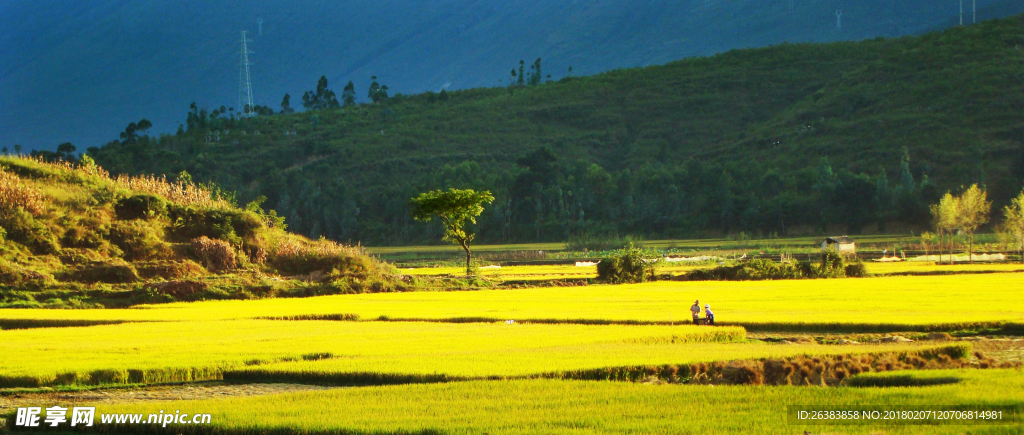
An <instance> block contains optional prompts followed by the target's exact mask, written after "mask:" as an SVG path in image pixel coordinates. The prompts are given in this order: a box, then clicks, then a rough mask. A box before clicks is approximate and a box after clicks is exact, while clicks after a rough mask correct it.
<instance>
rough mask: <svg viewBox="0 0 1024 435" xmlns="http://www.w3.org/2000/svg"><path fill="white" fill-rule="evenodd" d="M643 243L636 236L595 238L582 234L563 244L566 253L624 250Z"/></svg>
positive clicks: (594, 236) (573, 236)
mask: <svg viewBox="0 0 1024 435" xmlns="http://www.w3.org/2000/svg"><path fill="white" fill-rule="evenodd" d="M642 242H643V239H642V238H641V237H636V236H625V237H618V236H604V237H601V236H597V235H593V234H588V233H583V234H576V235H572V236H569V240H567V241H566V242H565V250H567V251H611V250H616V249H625V248H627V247H629V246H631V245H640V244H641V243H642Z"/></svg>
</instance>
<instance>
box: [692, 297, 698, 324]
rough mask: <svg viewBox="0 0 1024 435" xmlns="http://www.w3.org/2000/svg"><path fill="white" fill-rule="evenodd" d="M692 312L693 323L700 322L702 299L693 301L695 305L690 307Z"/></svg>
mask: <svg viewBox="0 0 1024 435" xmlns="http://www.w3.org/2000/svg"><path fill="white" fill-rule="evenodd" d="M690 312H691V313H693V324H694V325H699V324H700V300H696V301H694V302H693V306H692V307H690Z"/></svg>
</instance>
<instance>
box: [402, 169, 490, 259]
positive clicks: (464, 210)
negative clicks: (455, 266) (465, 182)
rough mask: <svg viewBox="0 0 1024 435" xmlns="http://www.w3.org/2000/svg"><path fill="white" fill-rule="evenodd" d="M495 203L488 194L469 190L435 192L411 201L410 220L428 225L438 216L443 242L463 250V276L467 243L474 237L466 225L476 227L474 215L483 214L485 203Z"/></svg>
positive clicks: (467, 252)
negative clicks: (453, 244)
mask: <svg viewBox="0 0 1024 435" xmlns="http://www.w3.org/2000/svg"><path fill="white" fill-rule="evenodd" d="M492 201H494V195H491V192H488V191H483V192H477V191H475V190H472V189H454V188H453V189H448V190H434V191H430V192H424V193H421V194H420V195H419V196H417V197H415V198H412V215H413V218H414V219H416V220H418V221H422V222H429V221H431V220H433V218H434V217H437V218H438V219H440V220H441V223H442V224H444V236H443V237H442V240H445V241H447V242H451V243H456V244H458V245H460V246H462V249H463V250H465V251H466V273H467V274H469V273H470V271H471V255H472V254H471V253H470V250H469V244H470V243H471V242H472V241H473V239H474V238H475V237H476V235H475V234H473V233H472V232H470V231H469V230H468V229H467V228H466V225H467V222H469V223H472V224H475V223H476V218H477V216H480V213H483V211H484V204H490V203H491V202H492Z"/></svg>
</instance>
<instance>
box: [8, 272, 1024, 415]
mask: <svg viewBox="0 0 1024 435" xmlns="http://www.w3.org/2000/svg"><path fill="white" fill-rule="evenodd" d="M1021 288H1024V274H1018V273H990V274H969V275H943V276H890V277H877V278H864V279H832V280H794V281H760V282H673V281H661V282H652V283H645V284H635V285H617V286H611V285H590V286H584V287H565V288H562V287H546V288H529V289H519V290H483V291H459V292H410V293H381V294H355V295H339V296H325V297H315V298H305V299H262V300H246V301H241V300H231V301H206V302H195V303H174V304H163V305H148V306H138V307H135V308H130V309H106V310H41V309H6V310H0V325H3V326H4V327H5V328H22V329H5V330H3V331H0V394H2V395H5V396H10V397H19V398H18V399H17V401H18V402H17V403H19V406H22V404H26V403H31V401H32V400H33V399H32V397H39V398H51V399H45V400H49V402H46V403H40V405H45V406H52V405H54V404H56V403H54V402H53V401H54V400H56V401H60V400H63V399H59V397H61V396H52V395H50V394H51V393H49V392H48V391H50V390H38V388H40V387H45V388H57V389H67V388H72V389H75V388H111V387H120V388H125V387H131V388H141V389H143V390H145V389H147V388H149V387H147V386H149V385H154V384H163V383H168V382H175V383H185V385H191V384H194V383H199V382H203V381H209V380H225V381H228V382H231V383H236V384H239V385H246V384H264V383H268V384H277V383H287V384H288V385H319V386H330V385H335V386H336V385H345V386H359V387H358V388H343V389H322V388H321V389H314V388H296V389H299V390H303V389H304V390H308V391H305V392H298V393H291V392H289V393H271V394H265V395H261V396H259V397H248V398H226V399H218V400H199V401H185V402H177V401H172V402H161V403H159V404H154V403H149V404H140V403H125V404H111V403H109V402H104V403H101V404H100V406H101V408H99V409H98V410H97V412H100V413H105V412H139V413H149V412H158V411H159V409H164V410H167V409H174V410H182V411H183V412H185V411H186V410H187V412H203V413H210V414H211V415H212V416H213V417H214V423H213V424H212V425H209V426H186V425H171V426H168V428H166V429H164V428H159V427H155V426H146V425H129V426H125V425H120V426H118V425H106V426H104V425H99V426H96V427H95V428H93V429H91V430H92V431H99V432H107V433H168V434H170V433H174V434H178V433H196V434H199V433H210V434H241V433H303V434H321V433H323V434H326V433H351V434H369V433H374V434H389V433H394V434H415V433H423V434H442V433H443V434H449V433H450V434H466V433H471V434H482V433H489V434H494V433H509V434H511V433H517V434H518V433H535V434H548V433H574V434H576V433H698V432H699V433H707V432H708V429H707V428H708V427H710V426H714V427H715V430H714V431H713V432H714V433H771V434H775V433H804V431H805V430H807V431H809V432H810V433H863V434H868V433H886V434H899V433H908V434H909V433H913V434H917V433H940V434H942V433H950V434H953V433H957V434H959V433H998V434H1007V433H1018V434H1019V433H1022V432H1021V429H1020V427H1022V426H1020V425H1016V426H1014V425H1001V426H988V425H981V424H970V425H967V426H884V425H882V426H880V425H863V426H841V427H830V426H816V425H806V424H790V422H789V420H788V417H787V414H786V413H787V408H786V406H787V405H790V404H819V403H820V404H829V405H847V404H848V405H854V404H870V405H877V406H885V405H892V404H901V405H908V404H929V405H946V404H957V405H963V404H986V405H1009V406H1018V407H1020V406H1024V394H1022V393H1021V391H1024V390H1022V389H1021V386H1024V377H1022V376H1021V375H1020V373H1021V372H1020V370H1019V363H1020V358H1019V352H1020V350H1021V348H1024V346H1021V345H1020V343H1019V342H1015V341H1012V340H1008V341H1006V343H1010V344H1008V345H1007V346H1004V347H999V346H996V347H993V348H992V350H990V349H988V348H979V347H975V345H973V344H971V342H967V341H957V342H949V341H917V342H903V343H900V342H897V343H879V342H877V338H879V337H881V335H878V334H876V335H873V336H872V337H874V339H875V341H876V342H873V343H864V344H852V343H850V342H848V341H843V340H842V339H841V338H842V337H847V338H857V337H855V336H853V335H849V334H852V333H854V332H857V331H928V330H949V331H958V334H963V333H969V331H967V330H970V329H971V328H974V329H979V328H988V329H989V332H991V331H992V330H993V328H1003V329H1002V330H997V333H1003V334H1011V333H1016V334H1018V335H1019V334H1020V333H1019V332H1014V331H1016V329H1014V328H1019V326H1014V325H1015V324H1024V298H1021V297H1020V289H1021ZM697 298H699V299H701V301H702V304H703V303H704V302H708V303H710V304H711V305H712V307H713V308H714V310H715V312H716V315H717V317H718V319H719V322H720V323H721V324H722V325H725V326H722V325H720V326H714V327H711V326H694V325H686V324H685V323H687V322H688V319H689V312H688V308H689V306H690V305H691V304H692V303H693V300H695V299H697ZM509 320H514V322H507V321H509ZM94 323H111V324H99V325H96V324H94ZM90 324H93V325H92V326H83V325H90ZM728 324H732V325H733V326H728ZM740 325H742V326H743V327H741V326H740ZM747 329H751V330H761V331H774V332H771V333H770V334H765V333H759V334H757V338H758V339H756V340H755V339H751V338H749V337H748V334H747V332H746V330H747ZM787 331H789V332H792V331H817V332H818V333H824V334H826V335H829V336H830V337H834V338H835V340H833V341H828V342H829V343H846V344H819V343H824V342H825V341H822V340H819V341H814V340H809V341H804V342H800V341H799V340H795V339H794V340H784V341H780V340H777V339H775V340H768V339H767V338H764V337H765V336H766V335H771V336H779V335H780V334H781V336H783V337H786V336H787V335H786V332H787ZM965 331H966V332H965ZM999 331H1002V332H999ZM843 334H847V335H843ZM858 339H859V338H858ZM862 341H863V340H862ZM976 351H979V352H981V353H978V354H975V353H974V352H976ZM999 352H1001V353H999ZM997 353H999V354H998V356H999V357H1000V358H1002V359H998V360H997V359H992V357H991V356H992V355H994V354H997ZM1003 353H1005V354H1006V355H1002V354H1003ZM1004 365H1005V366H1015V365H1016V366H1017V367H1018V368H1016V369H1012V368H1011V369H996V368H992V367H1000V366H1004ZM951 367H956V368H957V369H956V370H953V371H950V370H945V369H948V368H951ZM907 368H915V369H918V370H914V371H913V372H912V373H911V374H909V375H906V376H909V377H910V378H913V379H917V377H920V378H922V379H923V378H929V377H930V378H929V379H932V380H923V381H915V380H913V379H911V380H909V381H908V380H907V379H908V378H906V377H903V378H898V379H897V382H896V383H897V384H899V385H904V386H901V387H894V388H878V387H853V386H851V385H854V384H855V383H856V382H865V381H857V379H863V378H865V376H867V375H869V374H870V375H871V376H885V375H884V374H883V373H876V372H888V371H890V370H900V369H907ZM982 368H987V369H982ZM880 379H882V381H866V382H867V383H868V384H872V382H874V383H886V382H890V380H888V378H880ZM949 379H954V381H950V380H949ZM890 383H891V382H890ZM196 385H201V384H196ZM12 387H20V388H28V390H13V389H11V388H12ZM33 388H35V389H36V390H33ZM160 388H165V387H160ZM241 388H244V387H241ZM257 390H258V389H257ZM283 391H287V390H283ZM26 394H27V395H28V396H25V395H26ZM67 394H72V396H68V397H73V393H67ZM32 395H36V396H32ZM52 397H58V399H52ZM40 400H44V399H40ZM69 400H70V399H69ZM74 403H76V404H81V403H84V402H83V401H81V400H77V401H75V402H74ZM0 416H2V417H0V418H6V419H7V421H8V423H6V424H7V425H8V426H10V423H9V422H10V421H11V420H12V419H13V414H12V411H11V410H9V409H0Z"/></svg>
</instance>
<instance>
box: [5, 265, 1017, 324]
mask: <svg viewBox="0 0 1024 435" xmlns="http://www.w3.org/2000/svg"><path fill="white" fill-rule="evenodd" d="M1021 288H1024V274H1015V273H1003V274H982V275H950V276H894V277H881V278H862V279H831V280H788V281H757V282H718V281H715V282H674V281H659V282H651V283H644V284H631V285H618V286H611V285H592V286H586V287H570V288H532V289H519V290H484V291H466V292H411V293H385V294H358V295H339V296H325V297H315V298H305V299H266V300H256V301H237V300H232V301H207V302H196V303H174V304H164V305H152V306H140V307H137V308H131V309H105V310H47V309H3V310H0V324H4V322H5V321H8V322H9V321H24V320H27V319H29V320H41V321H46V322H54V323H55V324H59V323H60V322H70V321H101V320H102V321H113V320H122V321H175V320H217V319H221V320H223V319H251V318H258V317H281V316H326V315H337V314H358V315H359V316H360V317H361V318H362V319H364V320H373V319H377V318H379V317H381V316H385V317H388V318H390V319H392V320H394V319H426V320H443V319H457V318H479V319H490V320H507V319H514V320H517V321H521V322H522V321H531V320H534V321H538V320H546V321H558V322H592V323H602V322H612V323H615V322H620V323H626V322H659V323H660V322H664V323H675V322H679V321H685V320H688V319H689V317H690V314H689V312H688V309H689V307H690V305H691V304H693V301H694V300H696V299H700V300H701V304H702V305H703V304H704V303H709V304H711V306H712V309H713V310H714V311H715V314H716V317H717V319H718V321H719V322H721V323H723V324H737V325H744V326H747V327H769V326H771V327H779V328H781V329H783V330H799V329H801V328H810V329H814V330H827V329H828V328H839V330H843V329H844V328H845V329H851V328H853V329H858V328H859V329H861V330H870V329H871V328H873V327H878V328H879V329H887V330H899V329H900V328H907V329H923V328H925V329H926V327H934V326H935V325H946V326H948V327H949V328H960V327H963V326H970V325H976V324H978V323H993V322H1016V323H1021V322H1024V297H1021V290H1020V289H1021Z"/></svg>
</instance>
